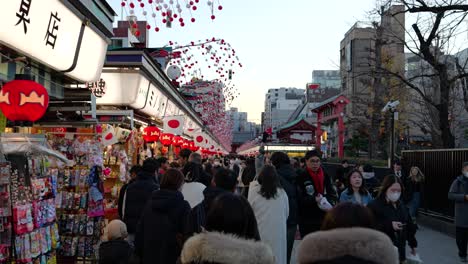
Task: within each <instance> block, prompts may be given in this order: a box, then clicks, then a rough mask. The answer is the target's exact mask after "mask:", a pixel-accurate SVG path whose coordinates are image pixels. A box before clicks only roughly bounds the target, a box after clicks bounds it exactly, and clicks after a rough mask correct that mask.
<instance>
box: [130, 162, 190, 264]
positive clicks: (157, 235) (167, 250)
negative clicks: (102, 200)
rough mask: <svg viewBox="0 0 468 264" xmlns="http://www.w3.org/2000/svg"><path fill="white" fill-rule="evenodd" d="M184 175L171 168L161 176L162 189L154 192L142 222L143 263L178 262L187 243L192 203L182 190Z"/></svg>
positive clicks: (139, 234) (139, 243) (137, 241)
mask: <svg viewBox="0 0 468 264" xmlns="http://www.w3.org/2000/svg"><path fill="white" fill-rule="evenodd" d="M183 184H184V175H183V174H182V173H181V172H180V171H178V170H176V169H169V170H167V171H166V173H164V175H163V176H162V177H161V190H158V191H155V192H153V194H152V195H151V199H150V201H149V202H148V203H147V204H146V206H145V208H144V210H143V215H142V216H141V220H140V222H139V224H138V228H137V232H136V237H135V248H136V252H137V254H138V256H139V257H140V260H141V263H142V264H153V263H161V264H162V263H164V264H174V263H176V262H177V259H178V257H179V255H180V252H181V250H182V245H183V234H184V233H185V228H186V225H187V220H188V216H189V213H190V205H189V204H188V202H187V201H185V200H184V196H183V195H182V193H181V192H180V189H181V188H182V185H183Z"/></svg>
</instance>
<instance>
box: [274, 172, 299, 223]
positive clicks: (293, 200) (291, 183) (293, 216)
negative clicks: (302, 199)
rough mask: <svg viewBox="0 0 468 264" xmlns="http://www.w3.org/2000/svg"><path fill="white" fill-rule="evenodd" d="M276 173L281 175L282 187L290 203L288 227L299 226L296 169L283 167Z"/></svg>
mask: <svg viewBox="0 0 468 264" xmlns="http://www.w3.org/2000/svg"><path fill="white" fill-rule="evenodd" d="M276 172H277V173H278V175H279V179H280V183H281V186H282V187H283V189H284V191H285V192H286V194H287V195H288V201H289V217H288V226H296V225H297V213H298V212H297V211H298V208H297V198H298V192H297V185H296V178H297V174H296V171H295V170H294V168H293V167H292V166H291V165H289V164H285V165H281V166H280V167H279V168H277V169H276Z"/></svg>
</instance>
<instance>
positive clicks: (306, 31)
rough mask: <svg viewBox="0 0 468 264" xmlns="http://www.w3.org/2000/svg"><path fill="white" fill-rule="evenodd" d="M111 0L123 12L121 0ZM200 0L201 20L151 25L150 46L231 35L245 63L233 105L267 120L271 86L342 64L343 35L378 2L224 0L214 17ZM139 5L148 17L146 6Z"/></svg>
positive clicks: (299, 83)
mask: <svg viewBox="0 0 468 264" xmlns="http://www.w3.org/2000/svg"><path fill="white" fill-rule="evenodd" d="M142 1H143V2H145V3H147V2H148V1H147V0H142ZM187 1H188V0H187ZM108 2H109V3H110V4H111V5H112V6H113V7H114V9H115V11H116V13H118V14H119V16H120V14H121V8H120V2H121V1H120V0H108ZM181 2H183V1H182V0H181ZM200 2H201V3H202V4H201V5H200V8H199V10H197V11H196V12H195V13H194V17H195V18H196V19H197V22H196V23H193V24H192V23H190V22H187V23H186V24H187V26H185V27H184V28H181V27H179V26H178V25H175V26H174V27H173V28H171V29H166V28H162V29H161V31H160V32H159V33H156V32H154V31H153V30H151V31H150V32H151V33H150V47H159V46H163V45H166V44H167V43H168V42H169V41H170V40H171V41H176V42H178V43H179V44H182V43H189V42H190V41H197V40H200V39H206V38H212V37H216V38H222V39H225V40H226V41H227V42H229V43H230V44H231V45H232V47H233V48H234V49H235V50H236V53H237V55H238V56H239V59H240V61H241V63H242V64H243V66H244V67H243V68H241V69H239V70H237V71H236V74H235V75H234V77H233V81H234V83H235V84H236V87H237V89H238V90H239V92H240V96H239V97H238V98H237V99H236V100H234V102H233V103H232V106H233V107H238V108H239V109H240V111H244V112H248V119H249V120H250V121H253V122H256V123H260V121H261V119H260V118H261V112H262V111H263V108H264V99H265V93H266V92H267V90H268V89H269V88H279V87H297V88H304V87H305V85H306V83H307V82H311V81H312V71H313V70H333V69H336V70H337V69H338V65H339V45H340V41H341V39H342V38H343V36H344V34H345V33H346V31H347V30H348V29H349V28H350V27H351V26H352V25H353V24H354V23H355V22H356V21H357V20H366V18H367V15H366V12H368V11H370V10H372V9H373V8H374V6H375V0H222V1H220V3H221V5H222V6H223V10H222V11H217V12H216V20H214V22H212V21H211V19H210V13H209V11H208V9H207V7H205V5H206V0H200ZM217 2H218V0H215V4H216V6H217V5H218V3H217ZM134 3H138V2H137V1H134ZM135 10H136V14H137V16H138V17H139V18H140V19H141V18H143V16H142V15H141V9H139V8H135ZM124 16H125V12H124ZM119 18H120V17H119ZM116 20H118V19H116ZM205 75H208V74H205Z"/></svg>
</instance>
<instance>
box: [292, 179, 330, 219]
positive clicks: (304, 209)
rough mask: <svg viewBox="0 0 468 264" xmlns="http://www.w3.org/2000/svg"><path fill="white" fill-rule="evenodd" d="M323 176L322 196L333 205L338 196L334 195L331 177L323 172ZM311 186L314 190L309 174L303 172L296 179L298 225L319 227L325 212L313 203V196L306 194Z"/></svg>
mask: <svg viewBox="0 0 468 264" xmlns="http://www.w3.org/2000/svg"><path fill="white" fill-rule="evenodd" d="M323 174H324V179H323V180H324V196H325V197H326V198H327V200H328V202H329V203H330V204H332V205H333V204H335V203H336V202H337V200H338V194H337V193H336V190H335V187H334V186H333V183H332V179H331V177H330V176H329V175H328V174H327V173H326V172H325V170H324V171H323ZM310 185H312V186H313V187H314V190H316V189H317V188H316V187H315V183H314V181H313V180H312V177H311V176H310V174H309V172H308V171H307V170H304V171H303V172H302V173H301V174H300V175H299V176H298V177H297V186H298V204H299V211H298V212H299V214H298V215H299V222H300V223H299V224H301V222H302V223H309V224H310V223H313V224H317V225H320V224H321V223H322V220H323V218H324V216H325V213H326V212H325V211H323V210H322V209H320V208H319V207H318V205H317V202H316V201H315V196H316V195H315V194H312V195H310V194H308V193H307V190H306V187H307V186H310Z"/></svg>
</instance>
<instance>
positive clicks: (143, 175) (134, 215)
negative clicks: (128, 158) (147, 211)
mask: <svg viewBox="0 0 468 264" xmlns="http://www.w3.org/2000/svg"><path fill="white" fill-rule="evenodd" d="M158 169H159V164H158V162H157V161H156V159H154V158H148V159H146V160H145V161H144V162H143V167H142V170H141V171H140V173H139V174H138V176H137V177H136V180H135V181H134V182H132V183H131V184H129V185H128V188H127V191H126V192H125V194H124V198H123V205H122V207H124V209H123V216H122V219H123V221H124V223H125V224H126V225H127V230H128V239H129V240H130V241H132V242H133V241H134V239H135V232H136V228H137V225H138V221H139V220H140V217H141V212H143V208H144V207H145V205H146V203H147V202H148V200H149V199H150V197H151V193H153V191H156V190H159V182H158V180H157V171H158Z"/></svg>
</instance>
